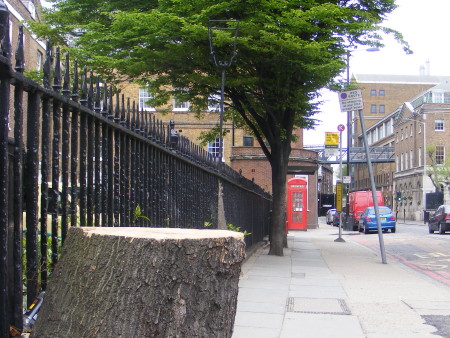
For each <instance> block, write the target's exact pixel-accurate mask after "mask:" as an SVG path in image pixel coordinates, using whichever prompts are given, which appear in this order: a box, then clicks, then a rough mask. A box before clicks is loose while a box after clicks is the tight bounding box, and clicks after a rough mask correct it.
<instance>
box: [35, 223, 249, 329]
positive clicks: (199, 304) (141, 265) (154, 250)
mask: <svg viewBox="0 0 450 338" xmlns="http://www.w3.org/2000/svg"><path fill="white" fill-rule="evenodd" d="M243 237H244V236H243V234H242V233H238V232H232V231H226V230H192V229H189V230H188V229H161V228H106V227H105V228H75V227H74V228H71V229H70V231H69V234H68V237H67V239H66V241H65V245H64V250H63V253H62V257H61V260H60V261H59V263H58V264H57V266H56V269H55V271H54V273H53V274H52V278H51V280H50V283H49V286H48V289H47V293H46V296H45V298H44V303H43V306H42V309H41V311H40V313H39V316H38V320H37V322H36V325H35V327H34V329H33V333H32V337H231V335H232V331H233V326H234V317H235V313H236V304H237V294H238V281H239V274H240V270H241V266H240V263H241V262H242V260H243V259H244V256H245V243H244V240H243V239H244V238H243Z"/></svg>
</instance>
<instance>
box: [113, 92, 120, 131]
mask: <svg viewBox="0 0 450 338" xmlns="http://www.w3.org/2000/svg"><path fill="white" fill-rule="evenodd" d="M114 121H115V122H116V123H120V97H119V90H116V105H115V107H114Z"/></svg>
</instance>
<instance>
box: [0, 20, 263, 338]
mask: <svg viewBox="0 0 450 338" xmlns="http://www.w3.org/2000/svg"><path fill="white" fill-rule="evenodd" d="M0 20H2V22H0V26H1V27H7V26H8V24H7V21H5V19H4V18H2V19H0ZM6 20H7V19H6ZM1 31H2V29H0V33H1ZM3 33H5V32H3ZM22 34H23V31H22V29H21V30H20V33H19V35H20V36H19V39H18V41H23V39H22ZM8 39H9V34H8V33H7V29H6V33H5V34H3V36H0V40H1V41H2V49H1V51H0V52H1V53H0V102H1V104H0V116H1V119H0V336H2V337H3V336H6V335H7V334H6V332H7V331H8V330H9V327H10V326H14V327H17V328H19V329H22V308H23V297H24V296H23V295H25V294H26V301H25V303H26V304H30V303H31V302H32V301H33V300H34V298H35V297H36V296H37V295H38V293H39V292H40V291H41V290H45V288H46V286H47V281H48V278H49V275H50V273H51V271H52V270H53V267H54V265H55V264H56V263H57V262H58V254H59V252H60V248H61V246H62V245H63V243H64V240H65V238H66V234H67V231H68V228H69V227H70V226H153V227H180V228H204V227H205V226H208V227H209V228H217V227H218V224H219V214H220V215H221V216H220V217H222V218H223V221H222V222H223V223H225V224H232V225H233V226H235V227H240V229H241V231H245V230H246V231H248V232H250V233H251V235H249V236H247V237H246V242H247V245H249V246H250V245H253V244H255V243H257V242H259V241H261V240H262V239H263V237H264V236H266V235H267V234H268V224H269V213H270V206H271V196H270V195H269V194H267V193H266V192H264V191H263V189H261V188H260V187H258V186H257V185H255V184H254V183H253V182H252V181H250V180H248V179H246V178H244V177H242V176H240V175H239V174H238V173H236V172H235V171H233V170H232V169H231V168H230V167H228V166H226V165H224V164H223V163H218V162H217V161H215V159H214V158H212V157H211V155H210V154H209V153H207V152H206V151H205V150H203V149H202V148H201V147H200V146H198V145H196V144H194V143H192V142H190V141H189V140H188V139H186V138H184V137H180V136H178V135H177V134H176V133H175V132H174V128H173V127H174V126H173V125H169V126H167V125H164V124H163V123H162V122H160V121H158V120H157V119H156V118H155V116H154V115H152V114H151V113H146V112H142V111H140V110H139V108H138V107H137V106H136V105H135V103H134V102H130V100H129V99H126V98H125V97H124V96H123V95H121V94H120V93H118V92H116V91H115V90H114V88H113V87H111V86H108V85H107V84H106V83H101V82H100V80H99V79H98V78H97V77H95V76H94V75H93V74H92V73H91V72H88V71H87V70H86V68H84V69H82V70H81V72H80V74H79V71H80V69H79V67H78V65H77V62H76V61H75V62H74V63H73V64H72V65H71V64H70V59H69V56H68V55H66V57H65V59H64V61H63V62H62V61H61V55H60V52H59V49H58V48H57V49H56V50H55V51H53V49H52V48H50V46H49V45H47V54H46V58H45V63H44V77H43V85H42V86H41V85H39V84H37V83H35V82H33V81H32V80H30V79H28V78H26V77H24V76H23V70H24V62H25V60H24V57H23V55H24V53H23V45H22V44H19V45H18V46H17V47H16V52H15V66H14V69H13V67H12V65H11V64H10V63H11V47H10V44H9V40H8ZM53 52H54V54H52V53H53ZM52 60H54V62H53V64H52ZM51 74H52V75H51ZM8 149H9V153H8ZM220 186H221V187H222V189H220V190H219V187H220ZM219 191H220V196H219ZM219 200H221V203H219ZM219 209H221V210H219ZM222 226H223V224H222ZM23 262H24V263H23Z"/></svg>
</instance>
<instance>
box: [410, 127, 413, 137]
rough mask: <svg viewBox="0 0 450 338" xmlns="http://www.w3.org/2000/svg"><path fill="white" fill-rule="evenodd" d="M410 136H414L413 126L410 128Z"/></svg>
mask: <svg viewBox="0 0 450 338" xmlns="http://www.w3.org/2000/svg"><path fill="white" fill-rule="evenodd" d="M409 136H411V137H412V136H413V125H412V124H411V125H410V126H409Z"/></svg>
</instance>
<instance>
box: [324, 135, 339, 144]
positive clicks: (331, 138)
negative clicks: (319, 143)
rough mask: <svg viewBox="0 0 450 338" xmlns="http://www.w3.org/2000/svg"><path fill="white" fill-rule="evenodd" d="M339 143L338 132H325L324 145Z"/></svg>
mask: <svg viewBox="0 0 450 338" xmlns="http://www.w3.org/2000/svg"><path fill="white" fill-rule="evenodd" d="M338 144H339V133H331V132H326V133H325V145H326V146H337V145H338Z"/></svg>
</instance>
